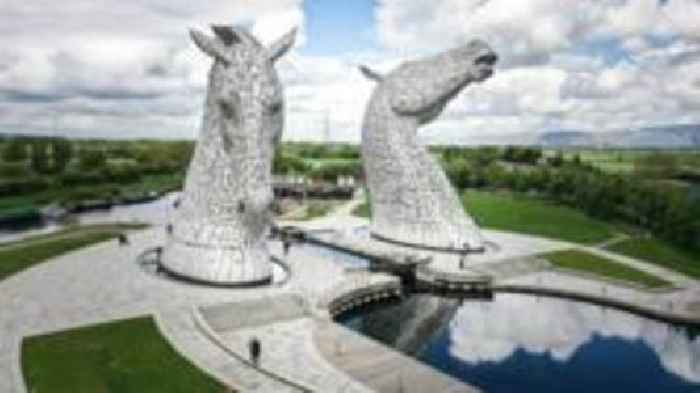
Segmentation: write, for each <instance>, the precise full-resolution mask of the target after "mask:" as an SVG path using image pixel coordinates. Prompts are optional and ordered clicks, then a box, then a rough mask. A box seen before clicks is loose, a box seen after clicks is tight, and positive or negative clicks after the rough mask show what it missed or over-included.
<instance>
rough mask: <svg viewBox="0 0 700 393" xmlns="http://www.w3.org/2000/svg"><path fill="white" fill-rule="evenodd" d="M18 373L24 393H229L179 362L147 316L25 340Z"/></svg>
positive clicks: (208, 378)
mask: <svg viewBox="0 0 700 393" xmlns="http://www.w3.org/2000/svg"><path fill="white" fill-rule="evenodd" d="M22 370H23V373H24V379H25V381H26V383H27V390H28V391H29V392H55V393H83V392H84V393H97V392H104V393H109V392H148V393H166V392H167V393H189V392H198V393H225V392H228V390H227V388H226V387H224V386H223V385H221V384H220V383H219V382H217V381H215V380H214V379H212V378H211V377H209V376H207V375H206V374H204V373H203V372H202V371H200V370H199V369H197V368H196V367H194V366H193V365H192V364H190V363H189V362H188V361H187V360H186V359H184V358H182V357H181V356H180V355H179V354H178V353H177V352H176V351H175V350H174V349H173V348H172V347H171V346H170V344H169V343H168V342H167V341H165V340H164V339H163V337H162V336H161V334H160V332H159V331H158V329H157V327H156V325H155V323H154V321H153V319H152V318H149V317H144V318H136V319H129V320H123V321H117V322H110V323H105V324H100V325H95V326H89V327H84V328H79V329H73V330H68V331H63V332H58V333H52V334H49V335H43V336H34V337H29V338H26V339H24V341H23V343H22Z"/></svg>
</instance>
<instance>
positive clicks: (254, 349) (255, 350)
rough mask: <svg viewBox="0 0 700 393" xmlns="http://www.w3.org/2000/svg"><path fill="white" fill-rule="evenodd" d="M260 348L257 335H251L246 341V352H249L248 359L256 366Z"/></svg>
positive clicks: (258, 360)
mask: <svg viewBox="0 0 700 393" xmlns="http://www.w3.org/2000/svg"><path fill="white" fill-rule="evenodd" d="M261 350H262V348H261V345H260V340H258V338H257V337H253V338H251V339H250V341H248V352H250V361H251V362H252V363H253V365H254V366H255V367H258V364H259V363H260V351H261Z"/></svg>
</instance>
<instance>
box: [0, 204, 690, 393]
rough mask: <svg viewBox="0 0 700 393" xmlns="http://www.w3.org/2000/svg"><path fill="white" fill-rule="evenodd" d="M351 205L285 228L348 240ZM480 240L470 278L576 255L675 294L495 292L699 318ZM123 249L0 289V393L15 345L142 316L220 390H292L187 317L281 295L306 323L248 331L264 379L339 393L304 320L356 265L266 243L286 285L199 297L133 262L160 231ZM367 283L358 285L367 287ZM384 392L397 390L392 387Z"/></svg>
mask: <svg viewBox="0 0 700 393" xmlns="http://www.w3.org/2000/svg"><path fill="white" fill-rule="evenodd" d="M361 202H362V200H359V199H357V200H353V201H351V202H350V203H349V204H347V205H346V206H345V207H344V208H342V209H337V211H336V212H335V213H334V214H332V215H330V216H327V217H324V218H321V219H318V220H313V221H309V222H304V223H293V224H292V225H298V226H302V227H305V228H307V229H339V233H341V234H347V235H358V234H361V233H362V231H361V230H360V231H358V230H357V226H358V225H366V224H367V220H365V219H361V218H357V217H353V216H351V215H350V212H351V211H352V209H354V206H356V205H358V204H360V203H361ZM484 232H485V235H486V237H487V238H488V239H489V240H491V241H494V242H495V243H497V244H499V245H501V247H500V248H499V249H498V258H491V259H488V258H479V257H477V256H474V257H472V256H470V257H469V259H468V263H469V264H470V268H474V269H475V270H478V269H481V268H490V269H491V270H492V271H493V270H509V269H508V268H507V266H506V268H503V266H501V265H497V263H503V261H506V260H508V259H509V258H520V257H527V256H528V255H532V254H535V253H540V252H546V251H554V250H560V249H566V248H580V249H584V250H586V251H588V252H592V253H595V254H598V255H603V256H606V257H608V258H611V259H614V260H616V261H619V262H620V263H625V264H627V265H629V266H633V267H636V268H638V269H640V270H643V271H646V272H649V273H652V274H657V275H660V276H662V277H663V278H665V279H668V280H671V281H672V282H673V283H674V284H676V285H677V286H679V287H681V288H682V289H679V290H677V291H674V292H670V293H664V294H654V293H649V292H645V291H640V290H638V289H634V288H627V287H620V286H615V285H611V284H608V283H601V282H600V281H596V280H591V279H586V278H582V277H575V276H568V275H565V274H561V273H558V272H554V271H538V270H528V269H525V267H527V266H525V267H523V275H519V276H517V277H511V276H510V275H507V274H504V275H503V276H502V277H501V279H500V280H499V283H501V284H506V285H507V284H512V285H531V286H538V285H539V286H542V287H546V288H554V289H557V288H559V289H570V290H576V291H581V292H585V293H592V294H603V295H605V296H610V297H615V298H619V299H624V300H628V301H633V302H637V303H639V304H644V305H649V306H650V307H655V308H657V309H660V310H670V311H674V312H676V311H678V312H683V313H687V314H688V315H695V316H700V285H699V284H698V283H697V282H696V281H695V280H692V279H690V278H687V277H684V276H682V275H680V274H678V273H675V272H670V271H668V270H666V269H664V268H662V267H659V266H655V265H650V264H648V263H645V262H641V261H637V260H634V259H631V258H626V257H623V256H619V255H617V254H612V253H610V252H608V251H605V250H600V249H597V248H595V247H584V246H579V245H575V244H571V243H566V242H559V241H552V240H548V239H542V238H536V237H532V236H525V235H518V234H513V233H507V232H498V231H484ZM130 240H131V244H130V245H129V246H126V247H120V246H119V245H118V244H117V242H116V241H109V242H105V243H101V244H97V245H94V246H91V247H87V248H85V249H82V250H79V251H76V252H73V253H70V254H67V255H63V256H60V257H57V258H54V259H53V260H51V261H48V262H46V263H43V264H40V265H37V266H35V267H33V268H30V269H28V270H26V271H24V272H21V273H19V274H16V275H14V276H11V277H9V278H7V279H5V280H3V281H0V331H1V332H2V334H0V392H3V393H5V392H8V393H25V389H24V386H23V378H22V375H21V371H20V368H19V358H20V341H21V338H22V337H24V336H29V335H35V334H42V333H47V332H53V331H57V330H63V329H69V328H74V327H78V326H83V325H88V324H94V323H99V322H105V321H110V320H115V319H123V318H131V317H136V316H143V315H155V316H156V321H157V323H158V326H159V327H160V329H161V330H162V332H163V334H164V336H165V337H166V338H167V339H169V340H170V341H171V342H172V343H173V345H174V347H175V348H176V349H177V350H178V351H180V353H182V354H183V356H185V357H187V358H188V359H190V360H191V361H192V362H193V363H194V364H195V365H196V366H198V367H200V368H201V369H202V370H204V371H205V372H207V373H209V374H211V375H213V376H215V377H216V378H218V379H219V380H221V381H222V382H223V383H226V384H228V385H229V386H232V387H234V388H238V389H241V390H243V391H246V392H247V391H253V392H286V391H297V390H295V389H293V388H290V387H289V386H288V385H285V384H281V383H280V382H279V381H278V380H275V379H274V378H270V377H268V376H265V375H263V374H261V373H260V372H258V371H256V370H254V369H252V368H251V367H249V366H248V365H246V364H245V362H243V361H241V360H240V359H238V358H236V357H235V356H231V353H230V352H227V350H226V348H222V347H221V346H218V345H216V343H215V342H213V341H212V340H211V339H210V338H207V336H206V334H205V333H206V332H203V331H201V329H199V330H198V329H197V324H196V322H195V321H196V319H195V315H196V313H195V312H194V311H193V310H196V309H200V308H207V307H212V306H215V305H229V304H233V303H240V302H253V303H249V305H250V304H255V302H256V301H259V300H260V299H261V298H262V299H264V298H274V297H276V296H279V295H284V294H289V295H292V294H294V295H298V296H300V297H301V298H303V299H305V302H306V304H307V306H308V307H309V309H308V311H309V312H310V315H311V316H302V317H299V316H298V315H296V314H294V313H292V315H291V316H290V317H289V318H288V319H285V320H279V319H278V318H273V319H269V320H262V322H260V321H259V322H256V323H255V327H256V329H255V333H256V334H257V333H258V332H260V334H261V335H263V338H264V340H265V341H266V342H267V340H269V342H271V343H275V344H273V346H271V347H270V348H279V349H278V350H274V349H273V351H271V352H266V353H267V354H268V356H270V358H269V359H273V357H274V362H272V363H271V364H273V365H274V371H275V372H278V373H280V374H283V375H286V376H288V377H289V378H295V379H299V380H301V381H304V383H307V384H309V385H310V386H316V387H322V389H321V391H323V392H333V391H342V389H343V388H344V386H336V387H335V390H334V388H333V387H332V383H331V382H330V381H332V380H334V378H340V377H339V376H338V375H341V376H343V375H342V374H338V373H337V372H336V371H335V370H334V369H333V367H331V366H329V365H328V363H327V362H325V361H324V360H323V357H322V356H320V355H319V353H318V352H317V351H315V350H314V347H313V346H310V345H311V344H310V343H311V342H312V331H313V330H314V329H315V328H316V327H317V323H316V322H315V321H316V319H314V318H315V315H317V311H319V310H317V309H318V308H320V307H319V305H321V304H324V301H325V300H327V297H326V296H328V293H332V291H333V290H334V289H337V288H342V287H343V285H349V284H347V283H348V282H349V281H348V280H352V279H353V277H355V278H356V277H359V276H358V275H357V273H356V272H357V269H361V268H362V267H363V266H366V261H363V260H361V259H359V258H354V257H351V256H345V255H338V254H336V253H333V252H330V251H328V250H324V249H320V248H317V247H312V246H309V245H303V244H302V245H294V246H293V247H292V249H291V250H290V252H289V254H288V255H282V250H281V246H280V245H279V244H278V243H276V242H272V243H271V247H272V251H273V253H274V254H275V255H277V256H278V257H283V258H284V259H285V260H286V262H287V263H288V264H289V265H290V267H291V268H292V271H293V276H292V277H291V279H290V281H289V282H288V283H286V284H285V285H284V286H282V287H270V288H264V289H259V288H258V289H217V288H205V287H200V286H194V285H189V284H185V283H182V282H178V281H173V280H170V279H165V278H163V277H159V276H155V275H152V274H150V273H146V272H145V271H144V270H143V269H142V267H140V266H139V265H138V264H137V263H135V261H136V259H137V257H138V255H139V254H141V253H142V252H143V251H144V250H146V249H148V248H151V247H154V246H157V245H161V244H162V243H163V240H164V239H163V231H162V228H156V229H152V230H146V231H142V232H138V233H135V234H132V235H131V236H130ZM435 264H436V266H440V267H441V268H442V269H444V270H445V271H447V272H449V271H455V270H459V261H458V256H454V255H453V256H450V257H445V258H437V259H436V261H435ZM372 277H373V276H371V277H370V278H369V279H367V281H365V282H367V283H370V282H372V280H374V278H372ZM221 307H223V306H221ZM251 310H252V309H248V311H247V312H248V313H250V312H251ZM224 314H225V312H224ZM248 329H251V327H246V326H243V325H237V327H236V329H233V330H230V331H228V332H225V331H223V330H222V331H221V332H220V333H221V337H222V338H223V340H224V342H225V343H226V347H228V350H229V351H230V350H231V348H234V349H235V350H236V351H242V349H241V347H240V345H241V343H242V342H244V341H245V340H246V339H247V337H248V335H249V334H251V333H252V331H251V330H248ZM285 353H287V354H286V355H285ZM300 359H304V360H303V361H300ZM304 362H307V363H304ZM303 365H306V366H303ZM348 380H350V379H348ZM397 383H398V382H397ZM350 385H352V386H354V387H353V388H352V389H353V391H362V389H363V388H366V386H365V387H363V386H356V385H354V384H350ZM387 386H389V385H387ZM393 386H394V387H396V388H397V389H398V385H393ZM370 387H371V386H370ZM355 389H356V390H355Z"/></svg>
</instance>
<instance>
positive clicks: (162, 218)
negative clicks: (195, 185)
mask: <svg viewBox="0 0 700 393" xmlns="http://www.w3.org/2000/svg"><path fill="white" fill-rule="evenodd" d="M178 195H179V192H173V193H170V194H167V195H165V196H163V197H161V198H158V199H156V200H153V201H149V202H143V203H134V204H130V205H117V206H113V207H111V208H109V209H98V210H92V211H87V212H82V213H73V214H70V215H69V216H68V217H67V218H65V219H62V220H60V221H54V220H43V221H39V222H26V223H17V224H7V225H4V226H3V227H2V228H0V244H2V243H6V242H11V241H17V240H21V239H24V238H27V237H29V236H34V235H42V234H47V233H53V232H57V231H59V230H61V229H64V228H65V227H66V226H68V225H75V224H81V225H88V224H103V223H114V222H121V223H130V222H138V223H146V224H151V225H164V224H165V223H166V221H167V219H168V214H169V212H170V210H171V209H172V206H173V202H174V201H175V199H177V198H178Z"/></svg>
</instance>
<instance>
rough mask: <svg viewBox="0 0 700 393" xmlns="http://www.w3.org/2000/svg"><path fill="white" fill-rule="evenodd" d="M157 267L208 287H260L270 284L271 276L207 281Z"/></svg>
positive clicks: (173, 275)
mask: <svg viewBox="0 0 700 393" xmlns="http://www.w3.org/2000/svg"><path fill="white" fill-rule="evenodd" d="M158 268H159V269H160V270H161V271H162V272H163V273H166V274H167V275H169V276H171V277H173V278H175V279H177V280H180V281H185V282H190V283H192V284H197V285H203V286H208V287H221V288H253V287H262V286H267V285H270V284H272V276H270V277H267V278H263V279H261V280H259V281H243V282H224V281H208V280H202V279H199V278H196V277H191V276H186V275H183V274H180V273H178V272H174V271H171V270H170V269H168V267H167V266H165V265H163V264H159V265H158Z"/></svg>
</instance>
